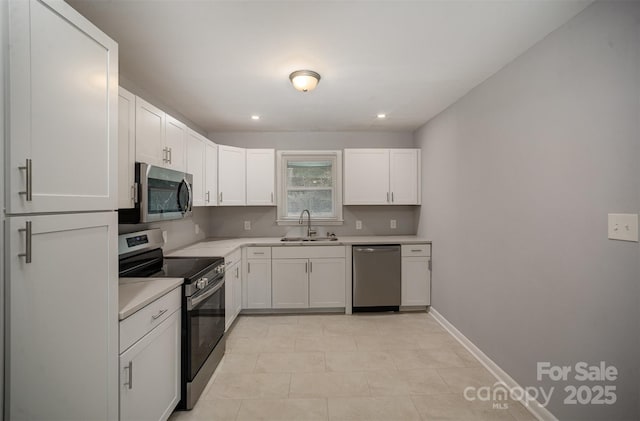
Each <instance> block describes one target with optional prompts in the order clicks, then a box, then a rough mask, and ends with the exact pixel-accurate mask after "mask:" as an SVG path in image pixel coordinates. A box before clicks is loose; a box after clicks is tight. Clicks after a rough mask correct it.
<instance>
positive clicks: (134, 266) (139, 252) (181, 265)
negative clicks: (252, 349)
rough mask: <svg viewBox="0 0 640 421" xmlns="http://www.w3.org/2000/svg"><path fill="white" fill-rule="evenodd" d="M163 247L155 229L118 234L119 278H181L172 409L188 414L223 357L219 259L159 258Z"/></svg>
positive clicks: (222, 287) (223, 312)
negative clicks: (177, 378)
mask: <svg viewBox="0 0 640 421" xmlns="http://www.w3.org/2000/svg"><path fill="white" fill-rule="evenodd" d="M163 245H164V240H163V238H162V233H161V231H160V230H159V229H151V230H145V231H137V232H132V233H129V234H122V235H120V236H119V238H118V249H119V262H120V265H119V275H120V277H121V278H122V277H136V278H139V277H155V278H158V277H166V278H184V284H183V287H182V291H183V294H182V374H181V377H182V399H181V400H180V403H179V404H178V409H191V408H193V406H194V405H195V403H196V402H197V401H198V398H199V397H200V395H201V394H202V392H203V391H204V388H205V386H206V385H207V383H208V382H209V379H210V378H211V376H212V374H213V372H214V371H215V369H216V367H217V366H218V364H219V363H220V360H221V359H222V357H223V355H224V350H225V336H224V323H225V321H224V318H225V306H224V289H225V284H224V258H222V257H164V255H163V252H162V246H163Z"/></svg>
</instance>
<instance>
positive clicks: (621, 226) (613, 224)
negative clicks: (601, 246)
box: [608, 213, 638, 242]
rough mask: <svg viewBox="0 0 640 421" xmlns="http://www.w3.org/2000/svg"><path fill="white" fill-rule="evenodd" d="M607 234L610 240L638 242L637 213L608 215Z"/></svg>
mask: <svg viewBox="0 0 640 421" xmlns="http://www.w3.org/2000/svg"><path fill="white" fill-rule="evenodd" d="M608 232H609V239H610V240H623V241H635V242H637V241H638V214H637V213H610V214H609V223H608Z"/></svg>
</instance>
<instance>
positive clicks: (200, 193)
mask: <svg viewBox="0 0 640 421" xmlns="http://www.w3.org/2000/svg"><path fill="white" fill-rule="evenodd" d="M204 160H205V144H204V141H203V139H202V137H201V136H200V135H199V134H197V133H196V132H194V131H192V130H188V131H187V172H188V173H189V174H191V175H193V206H204V205H205V192H204V187H205V173H204Z"/></svg>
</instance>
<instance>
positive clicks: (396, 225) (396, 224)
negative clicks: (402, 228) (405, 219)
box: [389, 219, 398, 230]
mask: <svg viewBox="0 0 640 421" xmlns="http://www.w3.org/2000/svg"><path fill="white" fill-rule="evenodd" d="M389 226H390V227H391V229H392V230H394V229H396V228H398V222H397V221H396V220H395V219H392V220H391V223H390V224H389Z"/></svg>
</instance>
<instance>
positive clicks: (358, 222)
mask: <svg viewBox="0 0 640 421" xmlns="http://www.w3.org/2000/svg"><path fill="white" fill-rule="evenodd" d="M356 229H357V230H361V229H362V221H356Z"/></svg>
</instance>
